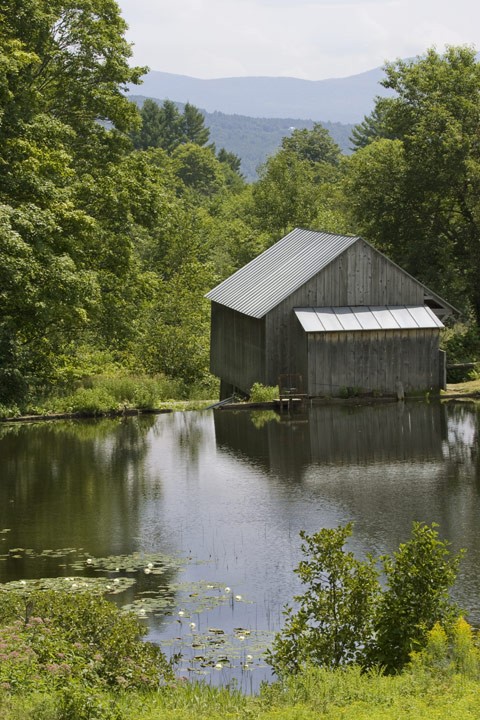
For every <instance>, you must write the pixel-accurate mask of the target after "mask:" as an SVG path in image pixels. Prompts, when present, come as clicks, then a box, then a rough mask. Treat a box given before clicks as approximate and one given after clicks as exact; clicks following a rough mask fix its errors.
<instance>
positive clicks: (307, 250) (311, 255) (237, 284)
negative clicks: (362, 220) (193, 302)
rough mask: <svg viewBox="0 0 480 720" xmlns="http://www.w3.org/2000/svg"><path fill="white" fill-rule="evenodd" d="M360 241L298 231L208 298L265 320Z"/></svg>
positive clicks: (221, 284)
mask: <svg viewBox="0 0 480 720" xmlns="http://www.w3.org/2000/svg"><path fill="white" fill-rule="evenodd" d="M359 239H360V238H359V237H358V236H357V235H332V234H331V233H324V232H315V231H313V230H302V229H300V228H296V229H295V230H292V232H290V233H288V235H285V237H284V238H282V239H281V240H279V241H278V242H277V243H275V245H272V247H270V248H269V249H268V250H266V251H265V252H263V253H262V254H261V255H259V256H258V257H256V258H255V259H254V260H252V261H251V262H249V263H248V264H247V265H245V266H244V267H242V268H240V270H237V272H236V273H234V274H233V275H231V276H230V277H228V278H227V279H226V280H224V281H223V282H221V283H220V285H217V287H215V288H213V290H211V291H210V292H209V293H207V295H206V296H205V297H207V298H208V299H209V300H213V301H214V302H217V303H219V304H221V305H226V306H227V307H229V308H232V310H237V311H238V312H241V313H244V314H245V315H250V316H251V317H255V318H261V317H263V316H264V315H266V314H267V313H268V312H269V311H270V310H272V309H273V308H274V307H276V306H277V305H278V304H279V303H280V302H282V300H285V298H287V297H288V296H289V295H291V293H292V292H294V291H295V290H297V289H298V288H299V287H301V286H302V285H303V284H304V283H306V282H307V281H308V280H310V278H312V277H313V276H314V275H316V274H317V273H318V272H320V270H323V268H324V267H326V266H327V265H328V264H329V263H330V262H332V260H334V259H335V258H336V257H338V256H339V255H341V253H342V252H343V251H344V250H346V249H347V248H348V247H350V245H353V243H355V242H356V241H357V240H359Z"/></svg>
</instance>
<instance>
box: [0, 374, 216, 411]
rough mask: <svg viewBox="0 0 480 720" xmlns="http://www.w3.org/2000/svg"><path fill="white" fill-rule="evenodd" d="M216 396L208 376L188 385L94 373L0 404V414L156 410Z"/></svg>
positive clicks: (156, 378)
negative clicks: (24, 400) (11, 403)
mask: <svg viewBox="0 0 480 720" xmlns="http://www.w3.org/2000/svg"><path fill="white" fill-rule="evenodd" d="M217 397H218V383H217V381H216V379H215V378H210V377H209V378H207V379H206V380H205V382H203V383H198V384H197V385H194V386H187V385H185V383H183V382H182V381H181V380H175V379H172V378H168V377H166V376H165V375H156V376H154V377H151V376H147V375H130V374H123V373H117V374H111V375H93V376H91V377H86V378H83V379H82V380H81V381H77V382H76V386H75V387H74V388H73V389H72V388H71V387H70V388H69V389H68V390H67V389H65V388H64V389H62V388H60V387H58V386H57V387H53V388H52V389H51V391H50V392H49V393H47V394H44V396H43V397H41V398H36V399H34V400H30V402H27V403H25V404H24V405H23V406H22V407H18V406H10V407H6V406H1V405H0V417H13V416H16V415H28V414H35V415H48V414H58V413H60V414H63V413H79V414H85V415H104V414H107V413H112V412H121V411H126V410H132V409H138V410H158V409H161V408H162V407H164V406H165V405H166V404H167V405H168V404H169V405H170V406H175V403H185V402H187V401H188V402H189V405H188V407H189V408H192V409H193V408H196V407H202V406H203V405H204V404H205V401H209V400H215V399H216V398H217ZM177 407H182V406H178V405H177Z"/></svg>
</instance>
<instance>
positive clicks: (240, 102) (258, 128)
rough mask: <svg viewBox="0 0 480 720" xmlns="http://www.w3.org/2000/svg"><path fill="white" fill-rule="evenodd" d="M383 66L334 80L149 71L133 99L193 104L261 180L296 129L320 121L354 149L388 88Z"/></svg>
mask: <svg viewBox="0 0 480 720" xmlns="http://www.w3.org/2000/svg"><path fill="white" fill-rule="evenodd" d="M383 77H384V73H383V70H382V69H381V68H375V69H373V70H369V71H368V72H363V73H360V74H358V75H352V76H350V77H345V78H336V79H330V80H318V81H311V80H300V79H297V78H288V77H277V78H276V77H233V78H219V79H214V80H201V79H199V78H193V77H188V76H186V75H175V74H172V73H165V72H159V71H156V70H151V71H150V72H149V73H147V75H145V76H144V78H143V84H142V85H141V86H140V88H138V86H132V87H131V88H130V92H132V93H138V91H139V89H140V91H141V95H137V94H132V95H130V99H131V100H132V101H134V102H136V103H137V104H138V105H139V106H141V105H142V104H143V101H144V100H145V98H146V97H148V98H152V99H154V100H156V101H157V102H158V103H159V104H161V103H163V101H164V100H166V99H169V100H173V101H174V102H175V103H177V105H178V106H179V107H180V109H181V110H183V106H184V103H186V102H189V103H191V104H192V105H195V106H196V107H198V108H199V109H200V110H201V111H202V112H203V114H204V116H205V125H206V126H207V127H208V128H209V129H210V140H211V142H213V143H215V146H216V148H217V150H219V149H220V148H222V147H224V148H225V149H226V150H228V151H229V152H234V153H235V154H236V155H238V156H239V157H240V158H241V161H242V164H241V170H242V173H243V175H244V176H245V178H246V180H248V181H250V182H251V181H254V180H255V179H256V178H257V169H258V167H259V165H261V164H262V163H263V162H265V160H266V159H267V158H268V156H269V155H272V154H274V153H275V152H276V150H277V149H278V147H279V146H280V144H281V142H282V138H283V137H285V136H286V135H288V134H289V133H291V132H292V130H293V129H295V128H298V129H302V128H307V129H309V130H310V129H311V128H312V127H313V124H314V122H320V123H321V124H322V125H323V126H324V127H326V128H327V130H328V131H329V132H330V134H331V136H332V138H333V139H334V140H335V142H336V143H337V144H338V145H339V146H340V148H341V150H342V152H344V153H345V154H348V153H350V152H351V147H350V135H351V131H352V128H353V126H354V124H356V123H358V122H361V121H362V119H363V118H364V116H365V115H368V114H369V113H370V112H371V111H372V109H373V106H374V102H375V97H376V96H385V95H387V94H388V93H389V92H390V91H388V90H386V89H385V88H383V87H382V86H381V85H380V81H381V79H382V78H383Z"/></svg>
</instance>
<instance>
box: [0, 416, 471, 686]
mask: <svg viewBox="0 0 480 720" xmlns="http://www.w3.org/2000/svg"><path fill="white" fill-rule="evenodd" d="M478 443H479V410H478V406H476V405H474V404H458V403H457V404H453V403H452V404H440V403H432V404H426V403H423V402H408V403H405V404H400V403H388V404H374V405H371V406H365V405H359V406H352V405H345V404H341V403H337V404H332V405H317V406H313V407H311V408H308V409H307V410H306V411H305V412H304V414H302V415H295V416H293V417H291V418H290V417H288V416H283V417H279V416H276V415H275V414H272V413H260V414H259V413H254V414H253V413H248V412H245V411H242V412H231V411H224V410H219V411H215V412H212V411H209V412H204V413H173V414H171V415H163V416H158V417H150V418H148V417H145V418H131V419H127V420H122V421H120V420H105V421H99V422H76V423H65V422H62V423H55V424H38V425H35V426H10V427H3V428H2V429H1V434H0V467H1V476H0V531H1V530H2V528H10V532H9V533H7V534H3V535H2V534H1V533H0V581H3V582H4V581H6V580H11V579H18V578H21V577H25V578H28V577H41V576H45V575H51V576H53V575H55V574H58V575H62V574H63V575H66V574H70V569H69V567H68V562H67V563H65V562H64V561H62V562H59V561H58V560H55V559H53V558H38V557H37V558H35V557H24V558H22V557H20V558H16V559H15V560H14V559H12V558H10V556H9V555H8V552H7V551H8V549H9V548H10V549H11V548H17V547H22V548H32V549H34V550H35V551H37V553H38V552H41V551H42V550H43V549H45V548H77V549H80V548H83V549H84V551H85V552H88V553H90V554H91V555H94V556H100V557H108V556H110V555H120V554H130V553H132V552H135V551H137V552H142V553H159V552H162V553H165V554H167V555H171V556H175V557H182V558H184V559H185V561H186V564H185V566H184V569H183V572H181V573H179V574H177V573H176V571H173V570H171V571H169V572H168V573H166V574H165V575H164V576H162V577H158V576H153V575H148V576H147V575H143V573H140V574H139V575H138V577H137V585H136V586H135V590H132V591H131V592H130V594H127V595H126V596H125V597H123V598H120V599H119V602H120V603H122V602H124V603H128V602H131V601H132V600H134V599H138V598H140V597H148V596H149V594H152V593H154V592H155V591H156V590H158V589H159V587H160V586H163V585H167V584H169V585H170V586H171V585H172V583H173V590H172V593H173V596H174V597H175V598H176V603H177V607H176V608H172V612H173V615H166V614H162V613H158V614H157V615H155V614H152V615H151V616H149V620H148V622H149V627H150V638H151V639H153V640H156V641H158V642H161V643H165V642H167V641H168V642H169V643H171V645H172V647H173V648H174V649H181V650H182V651H183V652H184V654H185V657H186V661H185V663H186V664H185V665H184V666H183V668H182V670H183V671H184V672H186V673H191V672H192V669H191V668H190V670H189V669H188V668H187V665H188V664H190V665H191V664H192V663H194V662H195V661H194V656H195V652H196V651H195V649H194V647H193V646H194V645H195V644H198V643H194V639H195V638H194V637H193V633H192V632H190V630H189V624H190V622H195V624H196V629H195V633H194V634H195V635H196V636H199V635H202V636H206V635H208V632H209V628H212V627H213V628H221V629H222V630H224V632H225V637H227V636H230V638H231V641H230V644H229V645H228V643H227V644H225V645H224V646H223V652H224V653H225V654H228V653H230V654H231V656H232V658H236V660H235V662H237V661H239V659H240V658H241V657H242V653H243V656H245V657H246V654H247V653H248V654H250V652H251V653H252V654H253V655H254V656H255V661H254V663H253V667H254V670H253V671H252V672H251V673H250V671H249V673H248V674H246V673H243V674H242V673H240V675H239V674H238V672H237V671H236V670H229V671H228V673H227V670H226V669H222V672H221V673H217V674H214V676H213V679H212V682H222V681H225V680H226V679H227V680H228V679H229V678H231V677H232V676H233V677H237V679H238V680H239V682H241V684H242V683H245V682H248V683H250V687H251V688H254V687H256V686H257V685H258V682H259V680H261V679H263V678H268V677H269V676H270V671H269V669H265V668H264V667H262V661H261V655H260V650H259V647H260V646H259V645H258V646H255V647H254V649H253V650H249V649H248V642H249V640H248V638H247V639H246V640H245V641H243V640H240V639H239V638H238V637H237V636H236V635H235V628H239V627H242V628H246V629H249V630H250V631H251V633H252V634H251V637H252V638H253V636H254V635H255V637H256V639H257V640H259V638H260V635H261V634H262V633H267V635H265V636H262V637H263V640H262V642H266V641H267V640H268V637H269V636H268V633H272V632H273V631H275V630H277V629H279V627H280V626H281V623H282V609H283V606H284V604H285V603H286V602H287V601H289V600H290V599H291V598H292V596H293V595H294V594H295V592H296V591H297V590H298V587H297V585H296V582H297V581H296V577H295V575H294V574H293V572H292V570H293V568H294V567H295V565H296V564H297V562H298V560H299V537H298V533H299V531H300V530H301V529H305V530H306V531H307V532H314V531H316V530H318V529H319V528H320V527H334V526H337V525H338V524H340V523H345V522H348V521H353V522H354V535H353V537H352V540H351V546H352V549H354V551H355V552H356V553H358V554H359V555H362V554H365V553H366V552H373V553H375V554H380V553H385V552H391V551H392V550H394V549H396V547H398V544H399V543H400V542H402V541H404V540H405V539H407V538H408V536H409V534H410V529H411V523H412V521H413V520H422V521H425V522H432V521H435V522H437V523H439V524H440V529H441V532H442V534H443V535H444V536H445V537H448V538H450V539H451V541H452V543H453V547H454V548H455V549H458V548H460V547H466V548H467V551H468V553H467V556H466V558H465V561H464V562H463V565H462V569H461V572H460V579H459V580H460V581H459V584H458V588H457V590H456V597H457V598H458V599H459V601H460V602H461V604H462V605H463V607H465V608H466V609H467V611H468V615H469V617H470V619H471V620H473V621H474V622H475V623H477V624H480V601H479V600H478V598H479V597H480V579H479V573H478V568H479V567H480V532H479V512H480V501H479V489H480V468H479V453H478ZM2 554H3V559H2ZM6 556H8V557H6ZM200 581H202V583H203V584H202V585H201V587H202V588H203V590H205V588H207V587H208V586H209V585H210V586H211V587H212V588H213V589H211V590H210V591H209V592H210V594H211V595H212V597H213V596H215V597H214V598H213V600H212V602H211V603H210V605H208V603H206V602H205V601H204V598H202V597H200V595H201V593H200V591H199V590H198V588H199V587H200V585H198V583H200ZM226 586H229V587H230V588H231V589H232V593H231V595H230V597H229V598H226V597H224V596H223V595H222V593H223V590H222V588H225V587H226ZM203 590H202V592H203ZM142 593H147V595H142ZM236 594H238V595H240V596H241V598H242V600H241V601H238V602H237V601H231V598H232V597H233V596H234V595H236ZM207 605H208V607H207ZM180 609H182V611H183V610H185V611H186V612H187V614H190V617H184V616H182V617H181V618H180V617H179V616H178V614H177V613H178V610H180ZM257 633H259V634H257ZM237 635H238V633H237ZM232 638H233V639H232ZM197 639H198V637H197ZM202 642H203V641H202ZM205 642H206V643H207V640H205ZM259 642H260V640H259ZM227 647H228V652H227ZM232 662H233V661H232ZM237 669H238V665H237ZM236 672H237V675H235V673H236ZM242 686H243V687H245V685H242ZM247 689H248V687H247Z"/></svg>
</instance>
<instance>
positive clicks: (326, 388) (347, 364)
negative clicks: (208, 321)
mask: <svg viewBox="0 0 480 720" xmlns="http://www.w3.org/2000/svg"><path fill="white" fill-rule="evenodd" d="M424 292H425V290H424V288H423V286H422V285H420V283H418V282H417V281H416V280H414V279H413V278H411V277H410V276H409V275H407V274H406V273H405V272H403V270H401V269H400V268H398V267H397V266H395V265H394V264H392V263H391V262H390V261H389V260H388V259H387V258H386V257H384V256H383V255H381V254H380V253H378V252H377V251H376V250H375V249H374V248H372V247H371V246H370V245H368V244H367V243H365V242H364V241H363V240H359V241H358V242H356V243H355V244H354V245H352V246H350V247H349V248H348V249H347V250H345V252H344V253H342V254H341V255H340V256H339V257H338V258H336V259H335V260H333V261H332V262H331V263H330V264H329V265H328V266H327V267H326V268H324V269H323V270H322V271H321V272H319V273H318V274H317V275H316V276H314V277H313V278H311V279H310V280H309V281H308V282H306V283H305V284H304V285H302V286H301V287H300V288H298V289H297V290H296V291H295V292H293V293H292V294H291V295H290V296H289V297H288V298H286V299H285V300H283V301H282V302H280V303H279V304H278V305H277V306H276V307H275V308H274V309H273V310H271V311H270V312H269V313H268V314H267V315H266V316H265V318H262V319H260V320H258V319H255V318H252V317H249V316H247V315H243V314H242V313H238V312H235V311H234V310H231V309H230V308H227V307H225V306H223V305H220V304H217V303H215V302H213V303H212V330H211V354H210V370H211V372H212V373H214V374H215V375H217V376H218V377H220V378H221V379H222V380H223V381H224V382H225V383H228V384H231V385H234V386H235V387H237V388H239V389H241V390H243V391H244V392H248V391H249V389H250V388H251V386H252V385H253V383H254V382H262V383H264V384H267V385H276V384H277V382H278V378H279V375H281V374H284V373H299V374H301V375H302V376H303V382H304V389H305V390H306V391H308V393H309V394H310V395H330V394H333V395H335V394H339V392H340V390H341V389H342V388H347V387H352V388H359V389H362V390H365V391H370V390H378V391H379V392H386V393H390V392H395V389H396V381H397V378H399V379H400V380H401V382H402V383H403V386H404V389H405V391H406V392H409V391H410V392H411V391H412V390H425V389H428V388H438V387H439V379H438V378H439V364H438V362H439V360H438V337H439V333H438V331H437V330H416V331H415V330H409V331H399V332H398V333H397V332H396V331H382V332H368V333H367V332H356V333H337V334H333V333H328V334H327V333H325V334H319V335H311V334H309V335H307V334H306V333H305V332H304V331H303V329H302V327H301V325H300V323H299V322H298V320H297V318H296V316H295V314H294V312H293V309H294V308H299V307H325V306H337V307H342V306H356V305H423V304H424Z"/></svg>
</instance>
